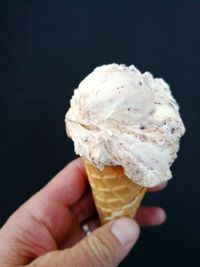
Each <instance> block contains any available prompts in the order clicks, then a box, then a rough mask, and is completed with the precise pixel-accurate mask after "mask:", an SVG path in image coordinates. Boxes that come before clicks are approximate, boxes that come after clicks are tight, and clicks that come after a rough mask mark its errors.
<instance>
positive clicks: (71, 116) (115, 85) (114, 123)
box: [66, 64, 185, 187]
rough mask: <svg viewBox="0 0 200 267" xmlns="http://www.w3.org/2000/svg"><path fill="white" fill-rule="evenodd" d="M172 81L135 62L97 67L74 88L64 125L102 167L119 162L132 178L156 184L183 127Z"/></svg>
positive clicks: (81, 151)
mask: <svg viewBox="0 0 200 267" xmlns="http://www.w3.org/2000/svg"><path fill="white" fill-rule="evenodd" d="M178 110H179V107H178V105H177V103H176V101H175V99H174V98H173V96H172V95H171V91H170V89H169V85H168V84H167V83H166V82H165V81H164V80H163V79H158V78H153V76H152V75H151V74H150V73H149V72H145V73H144V74H142V73H141V72H140V71H139V70H138V69H136V68H135V67H134V66H133V65H132V66H130V67H127V66H125V65H118V64H109V65H103V66H101V67H97V68H96V69H95V70H94V71H93V72H92V73H91V74H89V75H88V76H87V77H86V78H85V79H84V80H83V81H82V82H81V83H80V85H79V87H78V88H77V89H76V90H75V91H74V96H73V97H72V99H71V107H70V109H69V111H68V112H67V114H66V129H67V133H68V135H69V136H70V137H71V138H72V139H73V141H74V146H75V152H76V153H77V154H78V155H80V156H81V157H83V158H85V159H86V160H88V161H89V162H91V163H93V164H94V165H96V166H97V167H98V168H99V169H100V170H102V169H103V168H104V166H105V165H120V166H122V167H123V168H124V171H125V174H126V175H127V176H128V178H130V179H131V180H133V181H134V182H136V183H138V184H140V185H142V186H145V187H152V186H156V185H158V184H160V183H162V182H164V181H166V180H168V179H170V178H171V177H172V175H171V171H170V166H171V164H172V163H173V162H174V160H175V158H176V156H177V151H178V149H179V140H180V137H181V136H182V135H183V134H184V131H185V128H184V125H183V122H182V120H181V118H180V114H179V111H178Z"/></svg>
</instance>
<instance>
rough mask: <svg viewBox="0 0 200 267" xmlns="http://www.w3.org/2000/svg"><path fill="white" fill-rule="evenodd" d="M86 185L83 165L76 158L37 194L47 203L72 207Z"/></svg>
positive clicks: (80, 160)
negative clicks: (51, 202)
mask: <svg viewBox="0 0 200 267" xmlns="http://www.w3.org/2000/svg"><path fill="white" fill-rule="evenodd" d="M87 185H88V180H87V175H86V172H85V168H84V164H83V161H82V159H80V158H78V159H76V160H74V161H72V162H71V163H69V164H68V165H67V166H66V167H65V168H64V169H63V170H62V171H60V172H59V173H58V174H57V175H56V176H55V178H53V179H52V180H51V181H50V182H49V183H48V184H47V185H46V186H45V187H44V188H43V189H42V190H41V191H40V192H39V193H40V194H42V197H45V198H46V199H48V201H50V200H53V201H57V202H60V203H62V204H63V205H72V204H74V203H75V202H76V201H78V200H79V198H80V197H81V196H82V194H83V192H84V191H85V189H86V187H87Z"/></svg>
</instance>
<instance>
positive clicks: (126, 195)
mask: <svg viewBox="0 0 200 267" xmlns="http://www.w3.org/2000/svg"><path fill="white" fill-rule="evenodd" d="M84 162H85V167H86V171H87V174H88V178H89V182H90V185H91V188H92V193H93V197H94V200H95V205H96V208H97V212H98V214H99V218H100V221H101V223H102V224H104V223H106V222H108V221H110V220H112V219H116V218H119V217H124V216H127V217H134V215H135V213H136V211H137V209H138V207H139V205H140V202H141V200H142V198H143V196H144V194H145V192H146V188H145V187H143V186H140V185H138V184H136V183H134V182H133V181H131V180H130V179H129V178H128V177H127V176H126V175H125V174H124V171H123V168H122V167H120V166H105V167H104V170H103V171H100V170H99V169H98V168H97V167H96V166H94V165H92V164H91V163H90V162H88V161H85V160H84Z"/></svg>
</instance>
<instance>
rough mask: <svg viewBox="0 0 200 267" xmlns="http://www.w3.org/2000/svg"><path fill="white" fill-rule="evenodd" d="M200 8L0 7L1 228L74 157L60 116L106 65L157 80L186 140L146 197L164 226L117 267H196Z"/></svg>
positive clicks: (129, 4)
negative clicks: (166, 87) (163, 215)
mask: <svg viewBox="0 0 200 267" xmlns="http://www.w3.org/2000/svg"><path fill="white" fill-rule="evenodd" d="M199 51H200V1H175V0H173V1H142V0H141V1H139V0H138V1H66V0H63V1H42V0H40V1H36V0H34V1H28V0H26V1H20V0H17V1H12V2H11V1H5V2H2V1H1V2H0V100H1V102H0V112H1V115H0V134H1V135H0V137H1V138H0V155H1V158H0V160H1V190H0V224H1V225H2V224H3V223H4V222H5V220H6V218H7V217H8V216H9V215H10V214H11V213H12V212H13V211H14V210H15V209H16V208H17V207H18V206H19V205H20V204H22V203H23V202H24V201H25V200H27V198H28V197H30V196H31V195H32V194H33V193H35V192H36V191H37V190H39V189H40V188H41V187H42V186H43V185H45V183H46V182H47V181H49V179H51V177H53V175H54V174H55V173H56V172H57V171H58V170H60V169H61V168H62V167H63V166H64V165H65V164H66V163H67V162H69V161H70V160H72V159H73V158H75V155H74V153H73V144H72V142H71V141H70V140H69V139H67V137H66V134H65V126H64V115H65V112H66V111H67V109H68V107H69V100H70V98H71V95H72V93H73V90H74V88H76V87H77V85H78V83H79V82H80V81H81V79H83V78H84V76H86V75H87V74H88V73H89V72H90V71H92V69H93V68H94V67H96V66H98V65H101V64H105V63H112V62H118V63H126V64H132V63H133V64H135V65H136V66H137V67H138V68H139V69H140V70H142V71H146V70H149V71H151V72H152V73H153V74H154V75H155V76H157V77H163V78H164V79H165V80H166V81H167V82H168V83H169V84H170V85H171V88H172V90H173V94H174V96H175V97H176V98H177V100H178V102H179V104H180V106H181V114H182V117H183V120H184V122H185V124H186V128H187V133H186V135H185V136H184V138H183V139H182V142H181V151H180V153H179V158H178V160H177V161H176V163H175V165H174V166H173V173H174V178H173V180H172V181H171V182H170V184H169V186H168V188H167V189H166V190H165V191H163V192H160V193H158V194H151V195H150V196H148V197H146V199H145V202H146V203H147V204H157V205H161V206H163V207H164V208H165V209H166V211H167V214H168V219H167V221H166V223H165V224H164V225H163V226H160V227H157V228H151V229H144V230H143V231H142V234H141V238H140V240H139V242H138V243H137V246H136V247H135V248H134V249H133V251H132V252H131V253H130V255H129V256H128V258H127V259H126V260H125V261H124V262H123V263H122V265H121V266H138V267H140V266H141V267H149V266H150V267H151V266H154V267H158V266H192V267H193V266H199V265H200V263H198V252H199V244H198V241H199V237H200V231H199V224H200V215H199V198H200V190H199V187H200V180H199V175H198V170H199V166H198V165H199V156H198V152H199V149H200V145H199V141H198V140H199V130H200V126H199V121H200V114H199V100H200V93H199V90H200V87H199V82H200V80H199V79H200V52H199Z"/></svg>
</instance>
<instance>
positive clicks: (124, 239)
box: [31, 218, 139, 267]
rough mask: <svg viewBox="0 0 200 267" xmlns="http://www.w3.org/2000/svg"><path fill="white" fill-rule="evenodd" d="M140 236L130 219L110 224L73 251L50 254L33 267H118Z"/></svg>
mask: <svg viewBox="0 0 200 267" xmlns="http://www.w3.org/2000/svg"><path fill="white" fill-rule="evenodd" d="M138 236H139V226H138V225H137V223H136V222H135V221H134V220H132V219H128V218H122V219H118V220H116V221H113V222H109V223H107V224H105V225H103V226H102V227H100V228H98V229H97V230H96V231H94V232H93V233H92V234H90V235H89V236H87V237H85V238H84V239H83V240H82V241H80V242H79V243H77V244H76V245H75V246H74V247H72V248H70V249H66V250H63V251H55V252H50V253H48V254H46V255H44V256H42V257H40V258H38V259H37V260H36V261H35V263H36V262H37V264H35V265H34V264H33V265H31V266H34V267H36V266H37V267H45V266H48V267H55V266H57V267H71V266H73V267H76V266H77V267H78V266H81V267H112V266H113V267H115V266H117V265H118V264H119V263H120V262H121V261H122V260H123V259H124V258H125V256H126V255H127V254H128V252H129V251H130V250H131V248H132V247H133V245H134V244H135V242H136V241H137V239H138Z"/></svg>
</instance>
